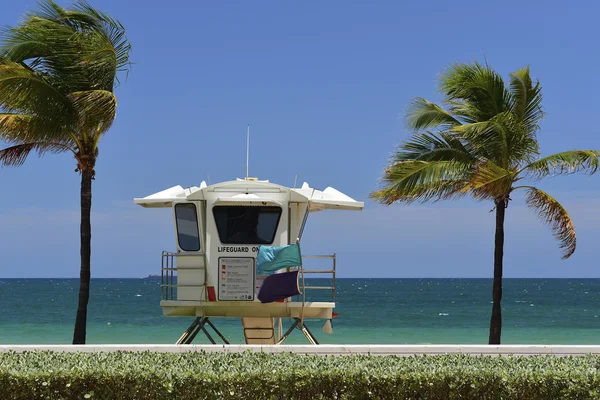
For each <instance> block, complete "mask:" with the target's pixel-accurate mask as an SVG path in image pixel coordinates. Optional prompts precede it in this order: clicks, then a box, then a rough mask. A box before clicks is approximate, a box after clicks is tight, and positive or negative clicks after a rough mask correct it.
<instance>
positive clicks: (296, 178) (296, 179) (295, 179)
mask: <svg viewBox="0 0 600 400" xmlns="http://www.w3.org/2000/svg"><path fill="white" fill-rule="evenodd" d="M296 181H298V174H296V177H295V178H294V189H296Z"/></svg>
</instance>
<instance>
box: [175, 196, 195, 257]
mask: <svg viewBox="0 0 600 400" xmlns="http://www.w3.org/2000/svg"><path fill="white" fill-rule="evenodd" d="M175 222H176V225H177V241H178V242H179V247H180V248H181V250H183V251H200V235H199V233H198V216H197V215H196V206H195V205H194V204H189V203H188V204H184V203H182V204H175Z"/></svg>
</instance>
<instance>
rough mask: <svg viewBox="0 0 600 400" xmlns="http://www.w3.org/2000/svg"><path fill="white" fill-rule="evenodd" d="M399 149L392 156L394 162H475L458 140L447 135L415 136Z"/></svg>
mask: <svg viewBox="0 0 600 400" xmlns="http://www.w3.org/2000/svg"><path fill="white" fill-rule="evenodd" d="M399 148H400V150H399V151H397V152H396V153H395V155H394V162H398V161H406V160H420V161H457V162H461V163H474V162H475V161H476V159H475V158H473V156H472V155H471V154H470V152H469V150H468V149H467V148H466V147H465V145H464V144H463V143H462V142H461V141H460V138H458V137H456V136H454V135H451V134H449V133H438V134H435V133H432V132H426V133H420V134H415V135H413V136H412V137H411V138H410V140H408V141H407V142H404V143H402V144H401V145H400V146H399Z"/></svg>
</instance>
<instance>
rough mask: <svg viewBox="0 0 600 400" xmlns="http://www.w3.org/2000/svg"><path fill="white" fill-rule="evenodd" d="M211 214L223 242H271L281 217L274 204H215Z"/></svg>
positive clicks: (278, 208) (279, 209)
mask: <svg viewBox="0 0 600 400" xmlns="http://www.w3.org/2000/svg"><path fill="white" fill-rule="evenodd" d="M213 215H214V217H215V223H216V225H217V230H218V231H219V239H221V243H223V244H271V243H273V240H274V239H275V233H276V232H277V227H278V226H279V219H280V218H281V207H276V206H215V207H213Z"/></svg>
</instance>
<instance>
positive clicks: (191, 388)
mask: <svg viewBox="0 0 600 400" xmlns="http://www.w3.org/2000/svg"><path fill="white" fill-rule="evenodd" d="M599 368H600V357H599V356H573V357H553V356H528V357H494V356H468V355H443V356H442V355H440V356H411V357H397V356H364V355H355V356H335V357H334V356H314V355H299V354H267V353H251V352H246V353H205V352H199V353H181V354H169V353H154V352H139V353H133V352H116V353H54V352H47V351H44V352H26V353H23V354H16V353H3V354H0V399H3V400H4V399H86V398H92V399H98V398H100V399H105V398H107V399H194V400H197V399H528V400H532V399H571V400H572V399H600V373H599Z"/></svg>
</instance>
